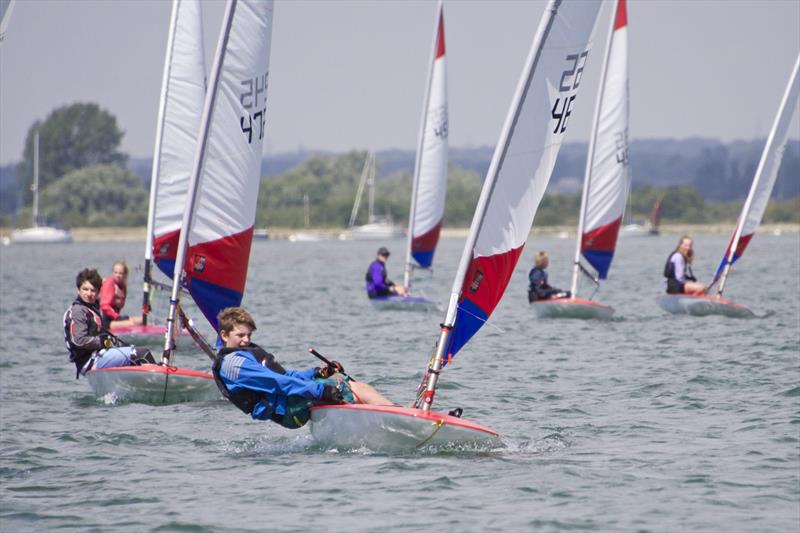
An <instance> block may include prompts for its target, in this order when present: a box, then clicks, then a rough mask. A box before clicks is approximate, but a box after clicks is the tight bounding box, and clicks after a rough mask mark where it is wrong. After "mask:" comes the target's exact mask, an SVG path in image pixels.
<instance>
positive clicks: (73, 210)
mask: <svg viewBox="0 0 800 533" xmlns="http://www.w3.org/2000/svg"><path fill="white" fill-rule="evenodd" d="M147 201H148V194H147V190H146V189H145V187H144V184H142V181H141V180H140V179H139V178H138V177H137V176H136V175H134V174H133V173H131V172H130V171H128V170H126V169H124V168H122V167H120V166H118V165H94V166H91V167H86V168H82V169H79V170H74V171H72V172H70V173H69V174H67V175H66V176H64V177H63V178H61V179H60V180H58V181H57V182H56V183H54V184H52V185H50V186H48V187H47V188H46V189H45V190H44V191H42V195H41V208H40V209H41V211H42V214H43V216H44V218H45V219H46V220H51V221H56V222H59V223H61V224H62V225H64V226H68V227H69V226H143V225H145V224H146V223H147Z"/></svg>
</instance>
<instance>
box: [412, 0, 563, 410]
mask: <svg viewBox="0 0 800 533" xmlns="http://www.w3.org/2000/svg"><path fill="white" fill-rule="evenodd" d="M561 2H562V0H549V1H548V3H547V6H546V7H545V11H544V15H543V16H542V20H541V22H540V23H539V27H538V29H537V31H536V36H535V37H534V40H533V44H532V46H531V49H530V52H529V53H528V58H527V60H526V62H525V68H524V70H523V71H522V72H523V74H522V76H521V77H520V80H519V82H517V88H516V90H515V91H514V98H513V100H512V104H511V107H510V108H509V112H508V115H507V116H506V120H505V123H504V125H503V130H502V133H501V135H500V141H499V142H498V143H497V146H496V147H495V151H494V155H493V156H492V161H491V163H490V165H489V170H488V172H487V175H486V181H485V182H484V185H483V188H482V189H481V195H480V197H479V198H478V205H477V206H476V207H475V215H474V216H473V217H472V224H471V225H470V231H469V235H468V236H467V242H466V243H465V244H464V251H463V252H462V254H461V260H460V261H459V264H458V270H457V272H456V276H455V279H454V280H453V288H452V290H451V291H450V301H449V303H448V306H447V313H446V315H445V319H444V323H442V329H441V332H440V334H439V341H438V343H437V345H436V352H435V354H434V358H433V364H432V365H431V366H430V368H429V370H428V373H427V383H426V385H425V392H424V396H423V398H422V406H421V407H422V410H423V411H430V409H431V405H432V404H433V398H434V395H435V394H436V385H437V383H438V381H439V374H440V372H441V370H442V367H443V366H444V357H445V354H446V352H447V350H448V348H449V345H450V338H451V333H452V331H453V326H454V325H455V319H456V311H457V309H458V300H459V298H460V296H461V288H462V286H463V284H464V278H465V277H466V274H467V270H468V268H469V266H470V263H471V262H472V254H473V248H474V247H475V243H476V241H477V239H478V233H479V232H480V229H481V226H482V225H483V222H484V219H485V215H486V209H487V207H488V205H489V200H490V199H491V197H492V193H493V192H494V186H495V184H496V183H497V178H498V173H499V170H500V168H501V166H502V164H503V160H504V159H505V156H506V152H507V150H508V144H509V140H510V138H511V134H512V131H513V128H514V126H515V124H516V122H517V120H518V119H519V116H520V108H521V106H522V103H523V97H524V95H525V93H526V90H527V88H528V86H529V84H530V82H531V78H532V77H533V73H534V70H535V67H536V64H537V62H538V59H539V56H540V54H541V52H542V47H543V45H544V42H545V39H546V38H547V35H548V34H549V33H550V28H551V27H552V24H553V19H554V18H555V15H556V13H557V11H558V8H559V6H560V5H561Z"/></svg>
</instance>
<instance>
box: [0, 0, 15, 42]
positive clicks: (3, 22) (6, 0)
mask: <svg viewBox="0 0 800 533" xmlns="http://www.w3.org/2000/svg"><path fill="white" fill-rule="evenodd" d="M16 1H17V0H0V43H2V42H3V41H4V40H5V39H6V30H7V29H8V23H9V21H10V20H11V12H12V11H14V3H15V2H16Z"/></svg>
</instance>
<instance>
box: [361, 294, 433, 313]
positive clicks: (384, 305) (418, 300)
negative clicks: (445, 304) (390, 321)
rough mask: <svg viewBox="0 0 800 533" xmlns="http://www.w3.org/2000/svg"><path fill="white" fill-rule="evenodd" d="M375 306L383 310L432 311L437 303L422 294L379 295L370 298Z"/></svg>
mask: <svg viewBox="0 0 800 533" xmlns="http://www.w3.org/2000/svg"><path fill="white" fill-rule="evenodd" d="M369 301H370V302H372V305H373V307H375V308H376V309H379V310H381V311H386V310H392V311H432V310H435V309H436V304H435V303H434V302H432V301H431V300H428V299H427V298H424V297H422V296H379V297H377V298H370V299H369Z"/></svg>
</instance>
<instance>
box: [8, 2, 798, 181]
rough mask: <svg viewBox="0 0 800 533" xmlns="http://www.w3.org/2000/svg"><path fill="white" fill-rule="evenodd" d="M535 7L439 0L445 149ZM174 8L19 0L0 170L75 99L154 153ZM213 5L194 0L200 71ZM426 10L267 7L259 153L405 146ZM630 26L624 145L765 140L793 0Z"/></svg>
mask: <svg viewBox="0 0 800 533" xmlns="http://www.w3.org/2000/svg"><path fill="white" fill-rule="evenodd" d="M2 1H5V0H2ZM577 1H582V0H577ZM544 6H545V2H544V1H540V0H532V1H523V0H497V1H491V2H490V1H483V0H446V1H445V36H446V40H447V62H448V63H447V70H448V91H449V118H450V146H451V147H459V148H466V147H476V146H494V144H495V143H496V142H497V139H498V137H499V134H500V129H501V127H502V123H503V120H504V119H505V116H506V113H507V112H508V106H509V104H510V101H511V97H512V95H513V92H514V88H515V86H516V84H517V80H518V78H519V76H520V72H521V69H522V66H523V63H524V60H525V57H526V56H527V54H528V50H529V48H530V45H531V42H532V40H533V35H534V32H535V30H536V28H537V26H538V23H539V19H540V18H541V15H542V12H543V10H544ZM609 7H610V4H608V5H606V7H605V8H604V10H603V11H602V12H601V19H600V21H599V23H598V26H597V30H596V34H595V46H597V47H599V48H602V46H604V43H605V39H606V32H607V31H608V17H609V12H610V9H609ZM170 10H171V2H170V1H168V0H18V1H17V2H16V4H15V7H14V10H13V13H12V14H11V19H10V22H9V25H8V28H7V31H6V35H5V40H4V41H3V42H2V44H0V164H2V165H5V164H8V163H11V162H16V161H18V160H20V159H21V157H22V149H23V140H24V138H25V135H26V133H27V131H28V128H29V127H30V126H31V124H32V123H33V122H34V121H35V120H37V119H38V120H43V119H45V117H46V116H47V115H48V113H50V112H51V111H52V110H53V109H55V108H57V107H60V106H64V105H69V104H71V103H76V102H97V103H98V104H100V106H101V107H102V108H104V109H106V110H108V111H109V112H110V113H112V114H113V115H115V116H116V117H117V121H118V124H119V127H120V128H121V129H122V130H123V131H124V132H125V136H124V138H123V142H122V150H123V151H124V152H127V153H128V154H130V155H131V156H132V157H151V156H152V151H153V139H154V135H155V129H156V118H157V111H158V99H159V92H160V86H161V74H162V69H163V62H164V52H165V48H166V40H167V35H166V34H167V27H168V25H169V17H170ZM223 10H224V3H223V2H222V1H221V0H203V14H204V17H205V19H204V31H205V35H204V39H205V43H206V44H205V49H206V55H207V65H208V66H209V67H210V65H211V57H212V55H213V51H214V47H215V45H216V41H217V38H218V34H219V25H220V22H221V17H222V13H223ZM435 10H436V4H435V2H433V1H428V0H426V1H413V0H409V1H402V2H401V1H395V0H355V1H344V0H341V1H340V0H323V1H317V0H297V1H291V2H290V1H286V0H276V2H275V22H274V27H273V35H272V50H271V62H270V87H269V91H270V95H269V98H270V106H271V107H269V109H268V117H267V120H268V126H267V137H266V140H265V145H264V153H265V156H267V157H268V156H269V154H271V153H281V152H287V151H294V150H297V149H306V150H329V151H337V152H338V151H347V150H351V149H367V148H371V149H376V150H382V149H387V148H400V149H408V150H413V149H415V148H416V144H417V134H418V130H419V121H420V113H421V111H422V103H423V102H422V100H423V97H424V90H425V88H424V85H425V80H426V76H427V69H428V61H429V58H430V48H431V46H432V38H433V28H434V17H435ZM628 23H629V47H630V51H629V61H630V91H631V94H630V102H631V119H630V137H631V139H633V140H635V139H643V138H665V137H669V138H678V139H685V138H690V137H697V136H699V137H707V138H719V139H721V140H723V141H726V142H727V141H732V140H739V139H743V140H749V139H754V138H765V137H766V135H767V134H768V132H769V128H770V127H771V124H772V121H773V120H774V116H775V113H776V111H777V108H778V104H779V101H780V98H781V96H782V94H783V91H784V89H785V86H786V83H787V80H788V77H789V73H790V70H791V67H792V65H793V63H794V61H795V58H796V57H797V54H798V52H800V1H799V0H693V1H690V0H669V1H666V0H629V1H628ZM594 57H595V58H600V57H601V54H595V56H594ZM600 62H601V61H600V60H595V61H594V62H591V61H590V64H589V65H588V67H587V71H586V73H585V79H586V80H587V81H586V84H585V85H584V86H583V88H582V91H585V92H582V93H581V96H582V98H583V104H582V105H581V106H576V109H575V114H574V115H573V118H571V121H574V122H571V123H570V130H571V131H569V132H568V136H567V138H566V140H567V141H581V140H586V139H587V138H588V135H589V130H590V124H591V115H592V111H593V109H594V98H595V92H596V87H597V85H598V80H599V69H600ZM796 114H797V115H800V113H796ZM798 124H800V121H799V120H798V118H797V117H795V120H794V123H793V131H792V134H791V137H793V138H800V125H798Z"/></svg>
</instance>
